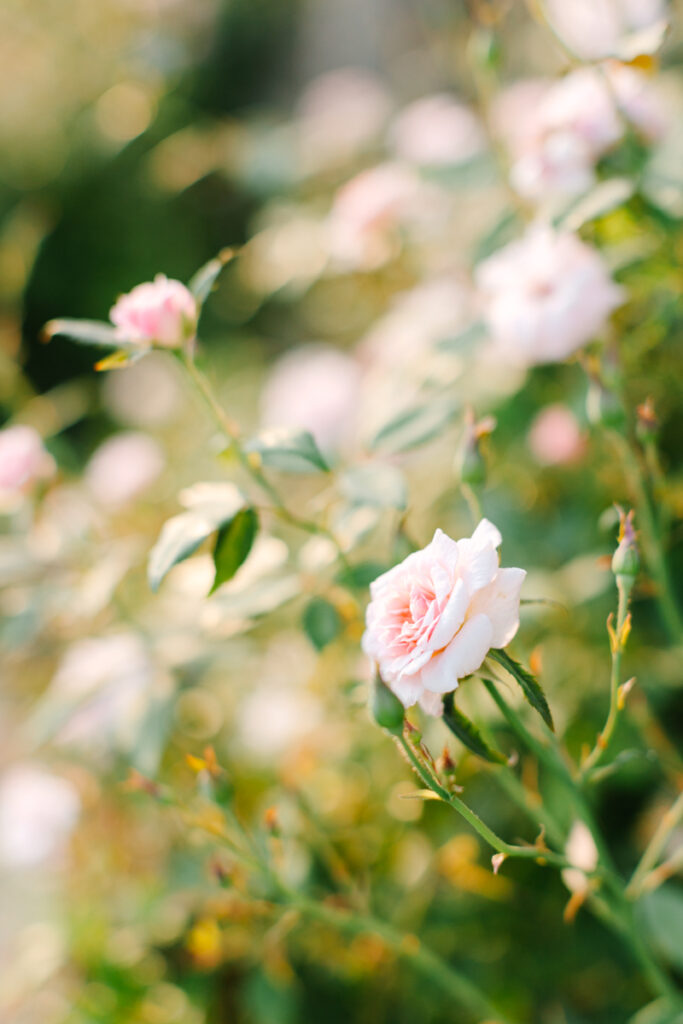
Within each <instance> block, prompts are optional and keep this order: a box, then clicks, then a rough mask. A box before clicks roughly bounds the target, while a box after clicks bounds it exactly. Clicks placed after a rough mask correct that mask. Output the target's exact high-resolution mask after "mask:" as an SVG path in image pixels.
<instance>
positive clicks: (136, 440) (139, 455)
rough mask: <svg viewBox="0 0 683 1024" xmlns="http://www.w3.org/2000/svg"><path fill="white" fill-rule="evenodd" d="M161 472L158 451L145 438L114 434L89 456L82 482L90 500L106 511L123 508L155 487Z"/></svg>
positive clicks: (160, 458) (157, 446) (161, 455)
mask: <svg viewBox="0 0 683 1024" xmlns="http://www.w3.org/2000/svg"><path fill="white" fill-rule="evenodd" d="M163 468H164V456H163V452H162V450H161V448H160V447H159V445H158V444H157V442H156V441H155V440H153V438H151V437H149V436H148V435H147V434H138V433H135V432H133V431H131V432H129V433H123V434H114V436H113V437H110V438H108V439H107V440H106V441H105V442H104V443H103V444H101V445H100V446H99V448H98V449H97V450H96V451H95V453H94V454H93V455H92V457H91V459H90V461H89V462H88V464H87V466H86V467H85V472H84V480H85V484H86V487H87V488H88V490H89V491H90V493H91V494H92V496H93V498H95V500H96V501H97V502H99V503H100V504H101V505H103V506H105V507H107V508H116V507H118V506H119V505H125V504H126V502H129V501H131V499H132V498H134V497H136V495H138V494H140V492H141V491H144V490H145V489H146V488H147V487H149V486H150V485H151V484H153V483H154V481H155V480H156V479H157V477H158V476H159V474H160V473H161V471H162V469H163Z"/></svg>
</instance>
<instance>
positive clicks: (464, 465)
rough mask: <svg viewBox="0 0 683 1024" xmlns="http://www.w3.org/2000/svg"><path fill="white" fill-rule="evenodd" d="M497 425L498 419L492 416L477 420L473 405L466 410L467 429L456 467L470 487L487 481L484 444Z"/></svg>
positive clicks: (463, 480)
mask: <svg viewBox="0 0 683 1024" xmlns="http://www.w3.org/2000/svg"><path fill="white" fill-rule="evenodd" d="M495 426H496V421H495V420H494V419H493V417H492V416H485V417H484V418H483V419H482V420H479V421H478V422H477V420H476V417H475V414H474V410H473V409H472V408H471V407H468V408H467V409H466V410H465V429H464V431H463V436H462V441H461V444H460V451H459V453H458V458H457V460H456V468H457V471H458V473H459V476H460V479H461V481H462V483H464V484H469V486H470V487H481V485H482V484H484V483H485V482H486V462H485V459H484V455H483V452H482V444H484V445H485V444H486V439H487V438H488V436H489V434H491V432H492V431H493V430H494V429H495Z"/></svg>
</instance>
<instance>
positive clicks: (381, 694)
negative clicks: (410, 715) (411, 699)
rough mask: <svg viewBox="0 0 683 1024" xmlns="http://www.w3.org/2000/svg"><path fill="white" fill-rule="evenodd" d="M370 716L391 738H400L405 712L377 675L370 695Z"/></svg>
mask: <svg viewBox="0 0 683 1024" xmlns="http://www.w3.org/2000/svg"><path fill="white" fill-rule="evenodd" d="M370 714H371V715H372V717H373V718H374V720H375V721H376V722H377V725H379V726H381V727H382V729H386V730H387V732H390V733H391V734H392V735H393V736H400V735H401V734H402V732H403V719H404V716H405V711H404V709H403V705H402V704H401V702H400V700H399V699H398V697H396V696H395V695H394V694H393V693H392V692H391V690H390V689H389V687H388V686H386V685H385V684H384V683H383V682H382V680H381V678H380V676H379V673H377V675H376V676H375V680H374V682H373V684H372V692H371V694H370Z"/></svg>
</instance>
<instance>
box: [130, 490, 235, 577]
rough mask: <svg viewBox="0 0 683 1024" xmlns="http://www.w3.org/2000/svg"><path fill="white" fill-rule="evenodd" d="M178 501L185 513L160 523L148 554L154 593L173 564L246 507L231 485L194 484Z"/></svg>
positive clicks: (183, 492) (185, 556)
mask: <svg viewBox="0 0 683 1024" xmlns="http://www.w3.org/2000/svg"><path fill="white" fill-rule="evenodd" d="M179 499H180V502H181V504H183V505H184V506H185V507H186V508H187V509H188V511H187V512H181V514H180V515H178V516H173V518H172V519H169V520H168V521H167V522H166V523H164V526H163V527H162V530H161V533H160V534H159V539H158V540H157V542H156V544H155V545H154V547H153V548H152V551H151V552H150V556H149V562H148V566H147V578H148V580H149V585H150V587H151V588H152V590H154V591H156V590H158V589H159V585H160V584H161V581H162V580H163V578H164V576H166V574H167V573H168V572H169V571H170V570H171V569H172V568H173V566H174V565H177V564H178V562H182V561H184V560H185V559H186V558H189V556H190V555H192V554H194V552H195V551H196V550H197V548H198V547H199V545H200V544H202V543H203V542H204V541H205V540H206V539H207V538H208V537H210V536H211V534H212V533H214V532H215V531H216V530H220V529H221V528H223V527H225V526H227V525H228V524H229V523H231V522H232V521H233V519H235V517H236V516H237V515H238V514H239V513H240V512H241V511H242V510H243V509H246V508H247V503H246V499H245V497H244V495H243V494H242V492H241V491H240V490H239V488H237V487H235V485H234V484H211V483H207V484H204V483H202V484H195V485H194V486H193V487H188V488H187V489H186V490H184V491H181V493H180V495H179ZM250 546H251V545H250ZM245 557H246V555H245Z"/></svg>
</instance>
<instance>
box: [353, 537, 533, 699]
mask: <svg viewBox="0 0 683 1024" xmlns="http://www.w3.org/2000/svg"><path fill="white" fill-rule="evenodd" d="M501 543H502V537H501V535H500V533H499V531H498V530H497V529H496V527H495V526H494V525H493V524H492V523H490V522H489V521H488V520H487V519H482V520H481V522H480V523H479V525H478V526H477V528H476V530H475V531H474V533H473V534H472V536H471V537H465V538H463V539H462V540H459V541H454V540H452V539H451V538H450V537H448V536H447V535H446V534H445V533H443V531H442V530H437V531H436V533H435V534H434V538H433V540H432V541H431V543H430V544H428V545H427V547H426V548H423V549H422V550H421V551H416V552H414V553H413V554H411V555H408V557H407V558H405V559H404V560H403V561H402V562H401V563H400V564H399V565H397V566H395V567H394V568H393V569H390V570H389V572H386V573H383V575H381V576H379V577H378V578H377V579H376V580H375V581H374V582H373V583H371V584H370V596H371V601H370V604H369V605H368V608H367V612H366V630H365V633H364V635H363V641H362V644H363V650H364V652H365V654H367V656H368V657H369V658H371V659H372V660H373V661H374V662H375V663H376V664H377V668H378V671H379V674H380V676H381V678H382V679H383V681H384V682H385V683H386V685H387V686H389V687H390V688H391V689H392V690H393V692H394V693H395V694H396V696H397V697H398V698H399V700H400V701H401V702H402V703H403V704H404V705H405V707H407V708H409V707H412V705H413V704H416V703H417V702H418V701H419V703H420V705H421V706H422V708H423V709H424V710H425V711H426V712H427V713H428V714H431V715H440V714H441V713H442V711H443V706H442V700H441V695H442V694H444V693H450V692H451V691H453V690H455V688H456V687H457V685H458V680H459V679H462V678H463V677H464V676H468V675H470V674H471V673H472V672H476V670H477V669H478V668H479V667H480V666H481V664H482V662H483V661H484V658H485V657H486V655H487V654H488V652H489V650H490V649H491V648H492V647H505V645H506V644H508V643H509V642H510V641H511V640H512V638H513V637H514V635H515V633H516V632H517V629H518V628H519V595H520V590H521V587H522V583H523V582H524V577H525V576H526V572H525V571H524V570H523V569H501V568H500V567H499V564H498V552H497V550H496V549H497V548H498V547H499V546H500V544H501Z"/></svg>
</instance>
